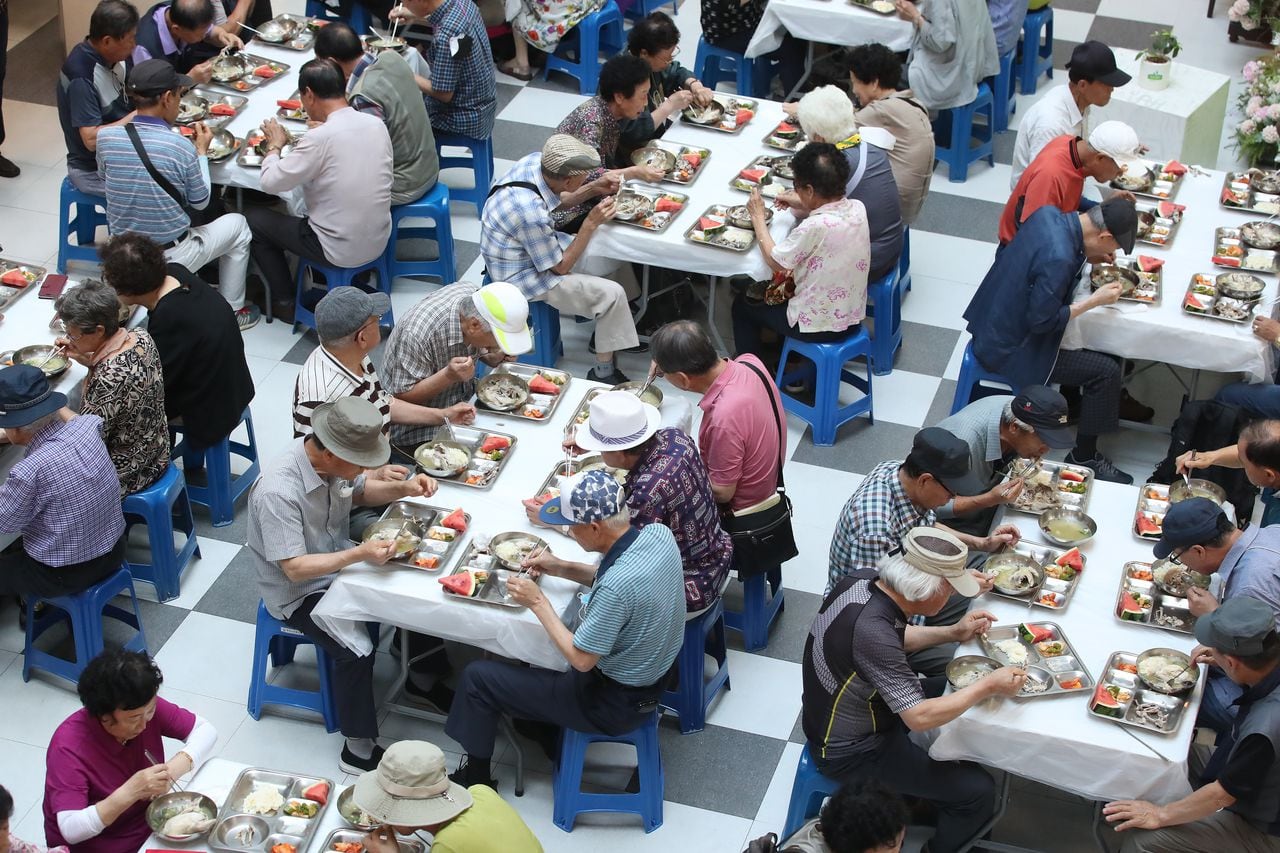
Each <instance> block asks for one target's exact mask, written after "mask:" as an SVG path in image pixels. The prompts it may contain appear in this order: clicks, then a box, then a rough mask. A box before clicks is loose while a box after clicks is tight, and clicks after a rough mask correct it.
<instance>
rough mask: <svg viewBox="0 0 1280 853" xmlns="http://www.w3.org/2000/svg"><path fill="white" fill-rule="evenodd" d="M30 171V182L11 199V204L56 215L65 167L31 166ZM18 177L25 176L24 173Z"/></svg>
mask: <svg viewBox="0 0 1280 853" xmlns="http://www.w3.org/2000/svg"><path fill="white" fill-rule="evenodd" d="M31 172H32V175H31V181H30V183H29V184H27V186H26V188H25V189H24V190H23V192H22V193H21V194H20V195H19V196H18V197H17V198H15V199H14V200H13V206H14V207H18V208H22V209H23V210H33V211H36V212H37V213H49V214H52V215H53V216H57V215H58V206H59V204H60V203H61V195H60V193H61V189H62V181H63V179H64V178H65V177H66V174H67V172H66V169H64V168H63V167H62V165H61V164H57V165H54V166H50V167H48V168H40V167H35V166H33V167H32V168H31ZM19 177H20V178H21V177H25V174H24V175H19Z"/></svg>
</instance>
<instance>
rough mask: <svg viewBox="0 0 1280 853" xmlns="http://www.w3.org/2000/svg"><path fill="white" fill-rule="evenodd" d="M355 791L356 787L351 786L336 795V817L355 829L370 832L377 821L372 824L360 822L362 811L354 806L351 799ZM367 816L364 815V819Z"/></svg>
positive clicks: (376, 824)
mask: <svg viewBox="0 0 1280 853" xmlns="http://www.w3.org/2000/svg"><path fill="white" fill-rule="evenodd" d="M355 791H356V786H355V785H351V786H350V787H348V788H347V790H345V791H343V792H342V793H341V794H339V795H338V817H340V818H342V819H343V820H344V821H346V823H347V824H348V825H350V826H354V827H355V828H356V829H364V830H370V829H373V828H375V827H376V826H378V821H376V820H375V821H374V822H373V823H361V822H360V814H361V812H363V811H364V810H363V809H362V808H360V807H359V806H358V805H356V804H355V802H353V801H352V799H351V797H352V795H353V794H354V793H355ZM369 816H370V815H365V817H369Z"/></svg>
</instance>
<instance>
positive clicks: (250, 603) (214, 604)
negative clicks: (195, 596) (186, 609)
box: [194, 548, 261, 624]
mask: <svg viewBox="0 0 1280 853" xmlns="http://www.w3.org/2000/svg"><path fill="white" fill-rule="evenodd" d="M259 598H261V594H260V593H259V591H258V575H257V572H256V571H255V569H254V567H253V558H252V555H251V554H250V553H249V549H248V548H244V549H241V551H240V553H239V554H236V555H235V556H234V557H232V558H231V562H230V563H228V564H227V567H226V568H225V569H223V570H222V574H221V575H219V577H218V579H217V580H216V581H214V582H213V586H211V587H209V591H208V592H206V593H205V594H204V597H203V598H201V599H200V602H199V603H198V604H196V606H195V608H194V609H195V610H196V611H198V612H200V613H208V614H210V615H211V616H221V617H223V618H224V619H235V620H236V621H238V622H248V623H251V624H252V623H253V622H255V620H256V619H257V613H258V599H259Z"/></svg>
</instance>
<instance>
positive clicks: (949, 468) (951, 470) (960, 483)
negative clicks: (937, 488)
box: [907, 427, 986, 495]
mask: <svg viewBox="0 0 1280 853" xmlns="http://www.w3.org/2000/svg"><path fill="white" fill-rule="evenodd" d="M907 461H908V462H910V463H911V464H912V465H914V466H915V467H917V468H919V469H920V470H921V471H924V472H926V473H928V474H932V475H933V477H934V479H936V480H938V481H939V482H940V483H942V485H944V486H946V487H947V488H948V489H949V490H950V491H951V492H953V493H954V494H957V495H978V494H981V493H982V492H984V491H986V489H985V487H984V486H983V484H982V483H981V482H980V481H979V480H978V477H977V475H975V474H974V473H973V463H972V460H971V459H970V458H969V445H968V444H966V443H965V442H963V441H961V440H960V439H958V438H956V437H955V436H954V435H952V434H951V433H949V432H947V431H946V430H945V429H942V428H941V427H925V428H924V429H922V430H920V431H919V432H918V433H916V437H915V440H914V441H912V443H911V453H910V454H909V455H908V456H907Z"/></svg>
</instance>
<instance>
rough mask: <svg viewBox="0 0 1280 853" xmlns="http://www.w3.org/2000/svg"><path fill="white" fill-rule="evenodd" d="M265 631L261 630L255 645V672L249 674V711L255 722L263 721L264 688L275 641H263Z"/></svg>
mask: <svg viewBox="0 0 1280 853" xmlns="http://www.w3.org/2000/svg"><path fill="white" fill-rule="evenodd" d="M264 639H266V638H265V637H264V636H263V631H262V630H261V629H259V631H258V636H257V639H256V641H255V642H254V644H253V671H252V672H251V673H250V674H249V701H248V704H247V710H248V711H249V716H250V717H253V718H254V719H255V720H260V719H262V688H263V687H264V686H265V685H266V683H267V657H268V656H269V655H270V654H271V651H270V649H271V643H272V641H273V640H274V639H275V638H274V637H273V638H271V639H267V641H266V643H265V644H264V643H263V640H264Z"/></svg>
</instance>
